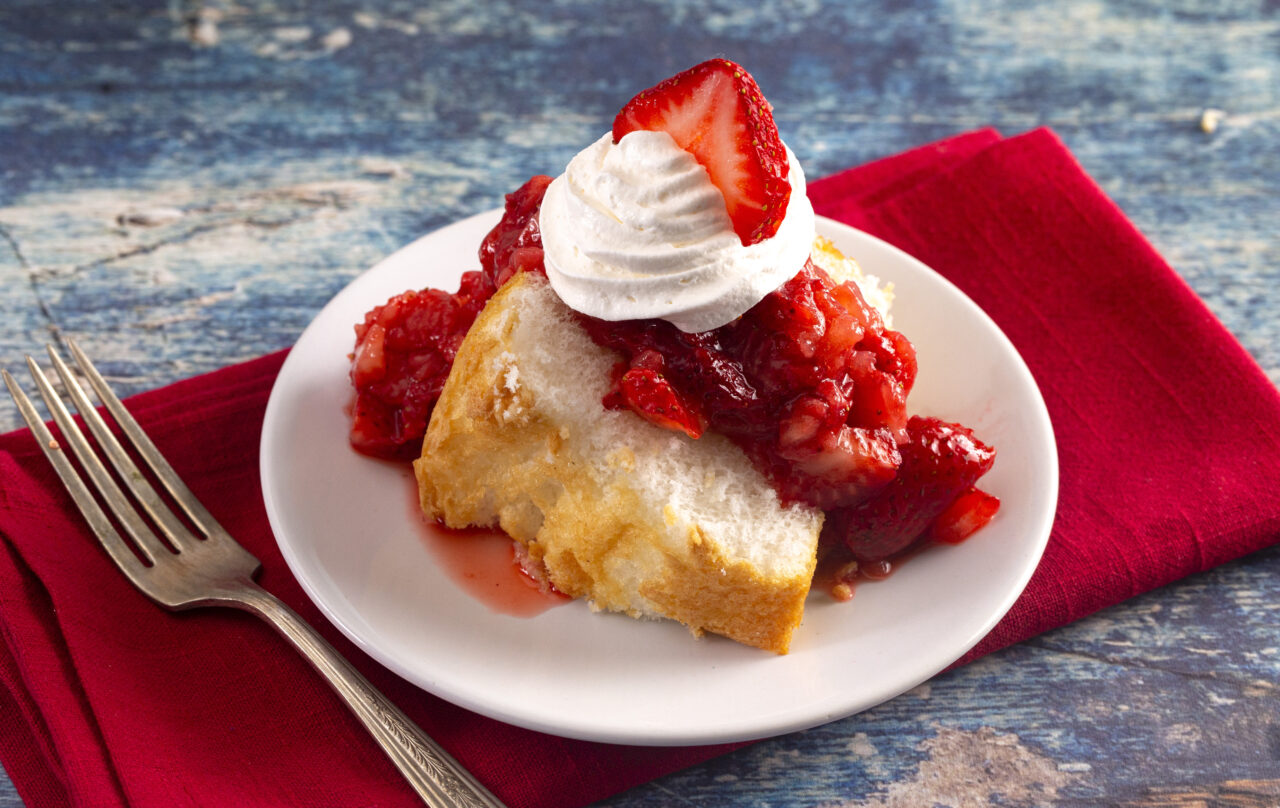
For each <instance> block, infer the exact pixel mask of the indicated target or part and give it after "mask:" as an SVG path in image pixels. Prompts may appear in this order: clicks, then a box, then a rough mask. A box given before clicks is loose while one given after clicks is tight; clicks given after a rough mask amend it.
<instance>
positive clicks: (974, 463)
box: [827, 416, 996, 561]
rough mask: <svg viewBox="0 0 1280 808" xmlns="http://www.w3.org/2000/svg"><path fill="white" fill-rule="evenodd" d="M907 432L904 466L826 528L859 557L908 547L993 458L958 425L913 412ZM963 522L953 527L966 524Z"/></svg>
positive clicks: (873, 556)
mask: <svg viewBox="0 0 1280 808" xmlns="http://www.w3.org/2000/svg"><path fill="white" fill-rule="evenodd" d="M907 435H908V440H907V442H906V443H904V444H902V445H900V446H899V447H898V450H899V451H900V452H901V454H902V465H901V467H899V469H898V474H897V476H896V477H894V478H893V481H892V482H890V483H889V484H888V485H886V486H884V487H883V488H882V489H880V491H879V492H878V493H876V495H875V496H873V497H871V498H870V499H868V500H867V501H865V502H863V503H861V504H858V505H854V506H852V507H849V508H841V509H839V510H837V511H836V512H835V513H833V514H832V518H831V519H830V524H829V525H828V528H827V530H829V531H831V532H833V533H834V534H835V535H836V536H838V537H839V538H842V539H843V540H844V542H845V544H846V545H847V546H848V547H849V550H850V551H851V552H852V553H853V556H854V558H856V559H858V560H859V561H876V560H880V559H884V558H888V557H889V556H892V555H894V554H895V553H899V552H901V551H903V550H905V549H907V548H908V547H910V546H911V545H912V544H914V543H915V542H916V541H917V540H918V539H920V538H921V537H922V536H924V534H925V533H926V531H928V530H929V528H930V526H931V525H932V524H933V523H934V520H936V519H938V517H939V516H940V515H941V514H943V513H944V512H945V511H946V510H947V509H948V507H949V506H950V505H951V503H952V502H953V501H954V500H955V499H956V498H957V496H960V495H961V494H963V493H964V492H966V491H968V490H969V489H970V488H972V486H973V484H974V482H976V481H977V479H978V478H979V477H981V476H982V475H983V474H986V473H987V470H988V469H990V468H991V465H992V464H993V463H994V462H995V457H996V453H995V450H994V449H992V448H991V447H989V446H987V445H986V444H984V443H982V442H981V441H980V440H978V439H977V438H976V437H974V434H973V432H972V431H971V430H969V429H968V428H967V427H964V426H961V425H960V424H950V423H947V422H945V421H941V420H938V419H937V418H922V417H920V416H913V417H912V418H911V420H909V421H908V422H907ZM962 521H963V520H957V525H956V527H957V528H959V529H963V528H964V527H965V524H961V523H960V522H962ZM970 521H973V523H974V524H975V525H977V527H980V526H981V524H978V523H977V522H976V520H970ZM966 524H967V523H966ZM977 527H975V528H974V529H977Z"/></svg>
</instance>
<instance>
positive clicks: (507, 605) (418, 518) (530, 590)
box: [409, 476, 569, 617]
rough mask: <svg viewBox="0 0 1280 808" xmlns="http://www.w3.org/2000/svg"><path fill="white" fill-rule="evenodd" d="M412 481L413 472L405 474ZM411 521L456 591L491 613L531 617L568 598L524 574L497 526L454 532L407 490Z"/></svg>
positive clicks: (562, 602)
mask: <svg viewBox="0 0 1280 808" xmlns="http://www.w3.org/2000/svg"><path fill="white" fill-rule="evenodd" d="M409 481H410V483H412V482H413V478H412V476H410V478H409ZM411 501H412V503H413V504H412V506H411V507H412V510H413V514H412V517H411V518H412V520H413V523H414V524H415V525H417V526H418V528H419V535H420V536H421V538H422V542H423V544H425V545H426V546H427V548H428V549H429V550H430V551H431V554H432V556H433V557H434V558H435V559H436V562H437V564H438V565H439V568H440V569H441V570H443V571H444V573H445V574H446V575H448V576H449V578H450V580H452V581H453V582H454V584H456V585H457V587H458V588H459V589H461V590H462V591H464V592H466V593H467V594H468V595H470V596H471V597H473V598H475V599H476V600H478V601H480V602H481V603H483V604H484V605H485V606H487V607H488V608H489V609H490V610H491V611H493V612H496V613H498V614H505V615H510V616H511V617H534V616H536V615H539V614H542V613H543V612H545V611H547V610H548V609H552V608H555V607H556V606H560V605H562V604H564V603H568V602H569V598H567V597H566V596H565V595H562V594H560V593H559V592H557V591H555V590H554V589H552V588H551V587H550V586H549V585H546V584H542V583H540V582H539V581H537V580H536V579H534V577H533V576H531V575H529V574H528V573H527V572H526V571H525V569H524V567H523V566H522V565H521V564H520V563H518V561H517V559H516V549H515V542H513V541H512V540H511V537H510V536H508V535H507V534H505V533H503V532H502V531H501V530H497V529H485V528H468V529H466V530H454V529H452V528H447V527H445V526H444V525H442V524H440V523H438V522H433V521H430V520H428V519H427V518H426V517H424V516H423V515H422V511H420V510H419V509H418V491H417V488H416V487H415V488H414V489H413V492H412V499H411Z"/></svg>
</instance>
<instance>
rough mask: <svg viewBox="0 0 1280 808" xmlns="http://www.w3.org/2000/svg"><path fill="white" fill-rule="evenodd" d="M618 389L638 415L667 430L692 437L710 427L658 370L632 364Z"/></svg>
mask: <svg viewBox="0 0 1280 808" xmlns="http://www.w3.org/2000/svg"><path fill="white" fill-rule="evenodd" d="M618 392H619V393H621V396H622V400H623V401H625V402H626V403H627V406H629V407H630V408H631V409H632V410H633V411H634V412H635V413H636V414H637V415H639V416H640V417H641V418H644V419H645V420H646V421H649V422H650V423H653V424H657V425H658V426H660V427H663V428H664V429H674V430H676V431H679V432H683V433H685V434H686V435H688V436H689V437H691V438H697V437H700V436H701V435H702V432H703V430H704V429H706V424H705V422H704V419H702V418H700V417H699V416H698V414H697V413H696V412H695V411H694V410H693V409H692V408H690V407H689V406H687V405H686V404H685V402H684V400H683V399H681V397H680V394H679V393H677V392H676V390H675V388H673V387H672V386H671V382H669V381H667V380H666V379H665V378H663V377H662V375H661V374H660V373H658V372H657V371H656V370H652V369H650V368H644V367H639V368H638V367H632V368H631V369H630V370H628V371H627V372H626V373H624V374H622V378H621V379H620V380H619V381H618ZM606 399H607V397H606Z"/></svg>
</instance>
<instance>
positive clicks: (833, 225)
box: [259, 209, 1060, 746]
mask: <svg viewBox="0 0 1280 808" xmlns="http://www.w3.org/2000/svg"><path fill="white" fill-rule="evenodd" d="M501 213H502V211H501V209H492V210H488V211H483V212H481V213H477V214H474V215H471V216H468V217H465V218H463V219H460V220H457V221H455V222H452V223H450V224H448V225H445V226H444V227H441V228H438V229H436V230H433V231H431V232H428V233H425V234H423V235H421V236H419V237H418V238H415V239H414V240H412V241H410V242H409V243H408V244H405V245H404V246H402V247H400V248H399V249H397V250H395V251H393V252H392V253H390V254H389V255H387V256H385V257H384V258H382V259H381V260H379V261H378V262H376V263H375V264H373V265H372V266H370V267H369V268H367V269H365V270H364V271H362V272H361V273H359V274H358V275H356V276H355V277H354V278H352V279H351V280H350V281H348V282H347V284H346V285H345V286H344V287H343V288H342V289H341V290H340V291H339V292H338V293H337V294H335V295H333V296H332V297H331V298H330V299H329V300H328V301H327V302H326V303H325V305H324V306H322V307H321V309H320V310H319V311H317V312H316V314H315V315H314V316H313V318H312V319H311V321H310V322H309V323H308V325H307V327H306V328H305V329H304V330H303V331H302V333H301V334H300V335H299V337H298V339H297V341H296V342H295V347H296V346H297V345H298V344H301V343H303V342H304V340H306V338H307V336H308V334H309V333H310V332H311V331H312V329H313V328H316V327H317V326H318V321H319V320H320V319H322V315H324V314H325V312H326V311H328V310H330V309H331V308H333V307H338V306H343V305H344V304H345V303H346V299H347V297H349V296H351V295H355V294H358V293H359V291H360V290H358V289H357V287H358V286H360V283H359V282H360V281H361V279H362V278H365V277H366V276H368V275H370V274H371V273H374V272H377V271H378V270H379V269H380V268H382V267H383V266H384V265H386V264H387V263H389V262H391V261H393V260H397V258H399V260H403V255H404V254H406V253H412V252H413V251H414V250H415V249H420V247H421V245H422V243H423V242H427V241H430V240H433V239H436V238H439V237H441V235H442V234H443V233H445V232H446V231H449V230H454V229H460V230H461V229H469V228H473V227H478V226H479V225H480V224H481V223H482V222H484V223H488V222H496V221H497V220H498V218H499V217H500V215H501ZM817 220H818V231H819V235H827V236H828V237H830V236H831V232H827V231H832V232H835V233H841V231H843V234H844V235H849V236H850V237H852V238H854V239H855V240H856V239H869V240H870V241H872V242H875V243H876V244H877V245H878V246H879V248H882V249H885V250H887V251H888V253H889V254H891V255H892V256H893V257H894V258H895V260H900V261H905V262H907V263H909V264H911V265H913V268H914V269H916V270H923V271H924V272H926V273H928V275H930V276H932V277H931V280H933V281H935V282H941V284H943V285H944V286H945V287H947V288H948V289H949V290H950V292H951V293H952V294H953V295H954V296H956V297H957V298H958V299H959V300H960V301H962V303H963V304H964V305H965V306H966V307H967V308H968V309H969V311H970V314H972V315H974V316H975V317H977V318H978V319H979V320H980V321H981V322H982V324H983V325H984V326H985V328H986V329H988V330H990V331H991V332H993V334H994V336H995V337H996V338H997V339H998V340H999V341H1001V342H1003V344H1004V348H1005V350H1006V352H1007V354H1008V355H1010V356H1012V357H1013V358H1014V359H1015V360H1016V365H1015V366H1014V368H1013V369H1014V370H1015V372H1016V373H1018V375H1019V376H1022V377H1023V382H1024V383H1025V384H1027V385H1028V386H1029V389H1030V390H1031V391H1033V392H1034V402H1035V403H1036V404H1038V407H1036V408H1035V412H1034V413H1032V415H1033V417H1034V420H1035V421H1037V422H1038V424H1037V425H1038V426H1039V427H1040V428H1039V429H1038V430H1037V434H1039V435H1040V436H1041V437H1043V438H1045V439H1046V440H1045V441H1044V442H1043V443H1042V445H1040V446H1039V447H1037V449H1038V451H1037V452H1036V453H1037V454H1040V453H1045V461H1046V462H1045V465H1044V467H1043V469H1040V470H1041V471H1044V472H1045V473H1047V474H1048V479H1047V480H1046V481H1045V492H1044V493H1045V495H1046V496H1045V499H1046V505H1045V506H1044V508H1043V509H1042V510H1041V511H1039V512H1037V513H1036V520H1035V531H1034V532H1035V537H1034V541H1033V542H1031V543H1030V545H1029V546H1028V547H1026V548H1024V551H1029V557H1028V558H1027V560H1026V561H1025V562H1024V563H1023V564H1022V565H1021V567H1020V568H1019V574H1018V575H1017V576H1016V578H1014V579H1011V580H1010V581H1009V582H1008V586H1007V588H1006V591H1005V593H1004V597H1003V598H1002V599H1001V600H1000V601H999V603H998V604H997V605H996V606H995V607H993V608H992V609H991V610H990V611H989V612H988V614H986V615H985V618H984V619H983V620H982V621H981V622H980V623H979V624H978V625H977V626H976V627H975V628H974V629H973V630H972V631H970V632H969V636H967V637H966V638H965V640H964V641H963V642H961V643H957V644H956V645H954V646H950V647H951V648H953V649H958V652H957V653H955V654H954V656H952V658H950V659H948V660H946V661H943V662H941V663H938V664H936V665H929V666H926V667H924V668H921V671H922V672H921V675H919V676H917V677H912V678H911V680H910V681H904V682H900V683H895V684H893V685H887V686H884V687H881V688H880V689H878V690H876V691H873V692H868V693H864V694H863V696H862V697H861V698H858V699H843V700H839V699H836V700H834V701H838V702H839V704H829V705H828V704H827V702H828V701H832V699H827V700H820V701H819V702H818V703H817V705H816V706H815V707H814V708H813V709H811V710H810V711H808V712H805V713H803V714H796V715H790V716H784V717H778V716H772V717H770V718H769V719H767V720H759V721H751V720H746V719H744V720H741V721H739V722H737V723H735V724H734V725H732V726H727V725H721V726H719V727H718V728H712V729H707V730H702V731H691V730H687V729H686V730H683V731H680V732H676V733H671V732H662V731H656V730H652V729H649V730H639V729H636V728H627V727H612V728H607V727H604V726H601V724H600V723H599V722H595V721H591V720H582V719H583V718H585V717H582V716H557V717H556V720H554V721H548V720H539V719H537V718H535V717H533V716H531V715H527V714H513V713H510V712H507V711H502V710H496V709H495V707H494V706H493V705H492V704H491V703H487V702H484V701H483V700H480V699H476V698H474V697H473V696H471V695H469V694H465V693H459V692H455V691H453V690H450V689H448V688H446V687H443V686H441V685H440V683H438V682H435V683H428V682H427V681H425V680H426V679H429V678H430V677H424V676H423V675H422V674H421V672H419V671H415V670H406V669H405V668H404V667H403V666H402V665H400V664H398V663H397V662H396V660H395V659H389V655H388V653H386V652H384V651H383V650H382V649H380V648H378V647H377V645H376V644H374V643H372V642H371V641H370V640H369V639H368V638H367V637H365V636H364V634H363V632H361V631H360V630H358V629H357V627H355V626H353V625H351V624H350V623H349V622H348V620H347V619H346V617H345V616H344V614H342V613H341V612H340V611H339V610H338V609H337V608H336V607H335V606H334V605H333V604H331V603H330V602H329V600H328V598H327V596H326V595H325V593H324V592H323V591H322V590H321V589H320V587H319V586H318V584H317V582H316V581H314V580H313V579H312V578H311V577H310V573H309V570H308V569H307V567H306V565H305V563H304V561H303V559H302V558H301V557H300V556H299V554H298V552H297V548H296V547H294V545H293V543H292V542H291V541H290V540H289V539H287V538H286V532H287V531H285V529H284V527H283V522H282V520H283V517H282V515H281V513H280V512H279V503H278V502H277V501H276V494H275V489H274V488H273V487H270V486H269V481H271V483H274V480H275V479H276V476H275V475H276V472H275V465H276V462H277V460H280V459H281V458H278V457H276V456H275V455H274V454H273V453H272V452H270V451H269V449H270V447H271V444H272V440H273V435H274V434H275V430H273V429H270V428H269V427H270V426H271V425H272V424H274V423H276V420H277V419H278V418H280V417H281V412H280V409H281V407H283V406H284V405H283V404H282V396H281V395H280V394H279V393H278V391H279V390H280V389H281V380H282V379H288V378H290V376H291V374H292V373H293V372H294V366H295V365H298V364H300V363H301V361H302V360H301V359H300V358H299V359H295V357H297V356H299V352H297V351H292V350H291V351H290V353H289V354H288V355H287V356H286V358H285V361H284V363H283V364H282V366H281V368H280V371H279V375H278V376H277V379H276V381H275V382H274V383H273V385H272V391H271V395H270V397H269V399H268V403H267V407H266V411H265V413H264V417H263V430H262V438H261V442H260V447H259V466H260V468H259V471H260V474H261V479H262V486H263V491H262V493H263V499H264V503H265V505H266V511H267V516H268V522H269V524H270V527H271V530H272V533H273V536H274V537H275V540H276V543H277V546H278V547H279V548H280V551H281V554H282V556H283V557H284V560H285V563H286V565H287V566H288V567H289V572H290V574H291V575H293V577H294V578H295V580H297V582H298V584H299V585H300V587H301V588H302V590H303V592H304V593H305V594H306V596H307V597H308V599H310V600H311V602H312V603H313V604H315V605H316V607H317V608H318V609H319V610H320V612H321V613H322V614H323V615H324V616H325V619H326V620H328V621H329V622H330V623H332V624H333V625H334V626H335V627H336V628H337V629H338V630H339V631H340V632H341V633H342V634H343V635H344V636H346V637H347V638H348V639H349V640H351V641H352V642H353V643H355V645H356V646H357V647H359V648H360V649H361V650H362V651H363V652H365V653H366V654H368V655H369V656H370V657H371V658H372V659H373V660H374V661H376V662H377V663H378V664H380V665H382V666H384V667H386V668H388V669H389V670H391V671H392V672H394V673H395V674H397V675H398V676H400V677H401V678H403V679H405V680H406V681H407V682H408V683H409V684H411V685H413V686H415V687H418V688H421V689H423V690H426V691H428V692H431V693H433V694H435V695H437V696H439V697H440V698H443V699H445V700H447V701H450V702H452V703H454V704H457V705H459V706H462V707H464V708H466V709H469V710H473V711H475V712H477V713H480V714H482V715H486V716H488V717H491V718H494V719H496V720H500V721H504V722H506V723H511V724H515V725H518V726H522V727H526V728H528V729H533V730H537V731H541V732H545V733H549V734H553V735H558V736H563V737H570V738H578V739H583V740H591V741H603V742H609V743H624V744H634V745H671V746H686V745H700V744H708V743H725V742H734V741H746V740H754V739H758V738H762V737H769V736H774V735H779V734H784V733H786V732H791V731H796V730H799V729H804V728H808V727H812V726H816V725H820V724H823V723H827V722H829V721H833V720H837V719H839V718H843V717H846V716H848V715H853V714H856V713H858V712H862V711H864V710H866V709H869V708H871V707H874V706H875V705H877V704H880V703H882V702H884V701H887V700H889V699H891V698H893V697H895V696H897V695H899V694H901V693H904V692H906V691H908V690H910V689H912V688H914V687H916V686H918V685H919V684H921V683H922V682H925V681H928V680H929V679H930V678H932V677H933V676H935V675H937V674H938V673H939V672H941V671H943V670H945V669H946V668H947V667H948V666H950V665H951V664H953V663H954V661H955V660H957V659H960V658H961V657H963V656H964V655H965V654H966V653H968V652H969V651H970V650H972V648H973V647H974V646H976V645H977V644H978V643H979V642H981V640H982V639H983V637H985V636H986V635H987V634H988V633H989V632H990V631H991V629H992V628H994V627H995V625H996V624H997V623H998V622H999V621H1000V620H1001V619H1002V618H1003V617H1004V616H1005V615H1006V614H1007V613H1008V611H1009V610H1010V609H1011V608H1012V606H1013V604H1014V603H1015V602H1016V601H1017V599H1018V598H1019V597H1020V596H1021V594H1022V593H1023V591H1025V589H1026V586H1027V584H1028V583H1029V581H1030V579H1031V576H1032V575H1033V574H1034V572H1035V570H1036V568H1037V567H1038V565H1039V562H1040V559H1041V558H1042V556H1043V553H1044V550H1045V547H1046V546H1047V544H1048V541H1049V537H1050V533H1051V529H1052V525H1053V521H1054V518H1055V515H1056V511H1057V501H1058V495H1059V482H1060V480H1059V474H1060V469H1059V464H1058V455H1057V446H1056V439H1055V437H1054V434H1053V426H1052V422H1051V420H1050V418H1049V414H1048V410H1047V407H1046V406H1045V403H1044V399H1043V395H1042V394H1041V393H1040V390H1039V386H1038V385H1037V384H1036V382H1035V378H1034V376H1033V375H1032V374H1031V372H1030V369H1029V368H1028V367H1027V366H1026V362H1025V360H1023V359H1022V356H1021V354H1020V353H1019V352H1018V351H1017V349H1016V347H1015V346H1014V345H1013V344H1012V342H1011V341H1010V340H1009V339H1008V337H1007V336H1006V335H1005V334H1004V332H1003V331H1002V330H1001V329H1000V328H999V326H998V325H997V324H996V323H995V322H994V320H992V319H991V317H990V316H989V315H987V313H986V312H985V311H983V310H982V308H981V307H979V306H978V305H977V304H976V303H974V302H973V301H972V300H971V299H970V298H969V297H968V296H967V295H965V294H964V293H963V292H962V291H961V290H960V289H959V288H958V287H956V286H955V285H954V284H953V283H951V281H949V280H948V279H947V278H945V277H944V276H942V275H941V274H940V273H938V272H937V271H935V270H933V269H932V268H930V267H929V266H927V265H925V264H924V263H923V262H921V261H919V260H918V259H916V258H915V257H914V256H912V255H910V254H909V253H906V252H905V251H903V250H901V249H899V248H897V247H895V246H894V245H892V244H889V243H888V242H886V241H884V240H883V239H880V238H878V237H876V236H874V235H871V234H870V233H866V232H865V231H862V230H859V229H858V228H854V227H851V226H849V225H846V224H844V223H842V222H838V221H836V220H834V219H830V218H827V217H823V216H818V217H817ZM837 240H838V239H837ZM853 257H854V258H855V259H856V258H857V256H856V255H855V256H853ZM459 274H460V273H459ZM393 294H394V292H393ZM380 302H381V301H380V300H377V301H374V302H372V303H370V304H369V305H368V306H366V307H365V309H366V310H367V308H370V307H372V306H373V305H377V304H378V303H380ZM467 597H470V596H469V595H468V596H467ZM801 630H803V628H801ZM824 705H825V706H824ZM744 712H749V711H744Z"/></svg>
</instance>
